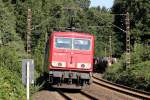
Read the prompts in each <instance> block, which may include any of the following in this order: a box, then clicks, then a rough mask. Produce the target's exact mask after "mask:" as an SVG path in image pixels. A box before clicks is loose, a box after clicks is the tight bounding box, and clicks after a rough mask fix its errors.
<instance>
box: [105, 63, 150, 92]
mask: <svg viewBox="0 0 150 100" xmlns="http://www.w3.org/2000/svg"><path fill="white" fill-rule="evenodd" d="M149 66H150V61H145V62H142V63H138V64H136V65H132V66H131V67H130V68H129V69H127V70H123V68H122V66H121V65H120V64H115V65H113V66H111V67H109V68H108V69H107V71H106V73H105V75H104V78H105V79H107V80H109V81H113V82H115V83H118V84H122V85H126V86H129V87H132V88H136V89H140V90H144V91H148V92H150V73H149V71H150V67H149Z"/></svg>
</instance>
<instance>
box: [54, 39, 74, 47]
mask: <svg viewBox="0 0 150 100" xmlns="http://www.w3.org/2000/svg"><path fill="white" fill-rule="evenodd" d="M55 46H56V48H69V49H71V48H72V39H71V38H63V37H58V38H56V39H55Z"/></svg>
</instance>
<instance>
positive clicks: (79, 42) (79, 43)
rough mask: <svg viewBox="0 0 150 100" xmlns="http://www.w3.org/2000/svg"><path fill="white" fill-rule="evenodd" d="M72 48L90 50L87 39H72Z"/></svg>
mask: <svg viewBox="0 0 150 100" xmlns="http://www.w3.org/2000/svg"><path fill="white" fill-rule="evenodd" d="M73 46H74V49H79V50H90V40H88V39H74V41H73Z"/></svg>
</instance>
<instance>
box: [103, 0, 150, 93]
mask: <svg viewBox="0 0 150 100" xmlns="http://www.w3.org/2000/svg"><path fill="white" fill-rule="evenodd" d="M127 11H128V12H129V13H130V28H131V29H130V36H131V66H130V68H127V69H126V65H125V54H122V58H121V60H120V61H118V63H117V64H114V65H113V66H111V67H109V68H108V69H107V71H106V73H105V75H104V78H106V79H108V80H110V81H113V82H116V83H119V84H123V85H126V86H130V87H133V88H137V89H141V90H145V91H148V92H150V91H149V90H150V73H149V72H150V46H149V44H150V30H149V27H150V26H149V25H150V14H149V12H150V1H149V0H132V1H131V0H126V1H125V0H115V2H114V5H113V9H112V12H113V13H115V14H122V13H123V14H125V13H126V12H127ZM114 24H115V25H117V26H119V27H120V28H122V29H124V30H125V16H118V15H116V16H115V20H114ZM114 31H115V32H117V33H118V34H116V35H117V38H118V39H117V40H118V42H120V44H122V45H121V46H120V47H119V49H117V50H120V51H118V53H120V54H121V52H124V50H125V47H126V44H125V38H126V37H125V33H124V32H122V31H120V30H118V29H117V28H114Z"/></svg>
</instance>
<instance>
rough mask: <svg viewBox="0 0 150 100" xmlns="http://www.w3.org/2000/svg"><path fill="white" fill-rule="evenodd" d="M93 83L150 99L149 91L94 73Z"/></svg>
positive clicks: (145, 99)
mask: <svg viewBox="0 0 150 100" xmlns="http://www.w3.org/2000/svg"><path fill="white" fill-rule="evenodd" d="M93 83H94V84H97V85H100V86H103V87H106V88H108V89H111V90H113V91H116V92H120V93H122V94H126V95H129V96H132V97H136V98H140V99H144V100H150V93H149V92H144V91H139V90H137V89H133V88H130V87H126V86H123V85H118V84H115V83H112V82H110V81H106V80H104V79H102V78H99V77H96V76H95V75H93Z"/></svg>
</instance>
